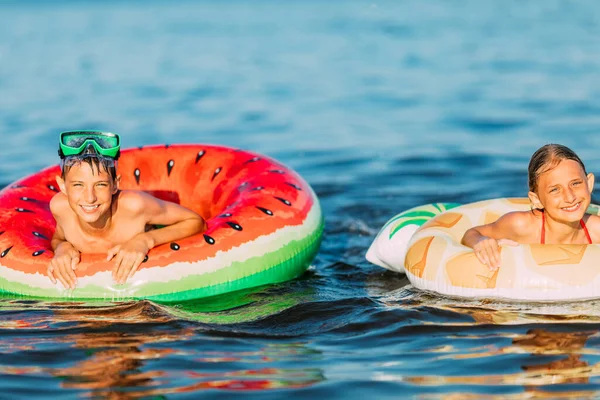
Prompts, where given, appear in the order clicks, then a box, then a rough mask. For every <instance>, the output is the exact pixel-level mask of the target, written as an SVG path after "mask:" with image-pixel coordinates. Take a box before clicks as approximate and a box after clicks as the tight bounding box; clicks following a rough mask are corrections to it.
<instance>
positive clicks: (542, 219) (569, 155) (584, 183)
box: [462, 144, 600, 270]
mask: <svg viewBox="0 0 600 400" xmlns="http://www.w3.org/2000/svg"><path fill="white" fill-rule="evenodd" d="M528 175H529V199H530V200H531V204H532V209H531V211H515V212H510V213H507V214H505V215H503V216H502V217H500V218H499V219H498V220H497V221H496V222H493V223H491V224H487V225H481V226H476V227H474V228H471V229H469V230H467V231H466V232H465V234H464V236H463V238H462V244H464V245H465V246H469V247H471V248H473V251H474V252H475V255H476V256H477V258H478V259H479V261H480V262H481V263H482V264H485V265H487V266H489V267H490V269H492V270H495V269H497V268H498V267H499V266H500V245H512V246H514V245H517V244H518V243H522V244H534V243H541V244H545V243H546V244H591V243H594V242H600V217H599V216H597V215H590V214H586V213H585V211H586V209H587V208H588V206H589V205H590V203H591V194H592V189H593V188H594V175H593V174H591V173H590V174H588V173H587V172H586V171H585V166H584V165H583V162H582V161H581V159H580V158H579V157H578V156H577V154H575V152H573V151H572V150H571V149H569V148H568V147H566V146H562V145H559V144H547V145H545V146H542V147H541V148H540V149H538V150H537V151H536V152H535V153H533V155H532V156H531V160H530V161H529V169H528Z"/></svg>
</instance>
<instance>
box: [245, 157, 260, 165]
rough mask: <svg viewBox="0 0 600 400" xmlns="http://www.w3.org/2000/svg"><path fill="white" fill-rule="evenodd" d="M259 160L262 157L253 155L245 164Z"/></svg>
mask: <svg viewBox="0 0 600 400" xmlns="http://www.w3.org/2000/svg"><path fill="white" fill-rule="evenodd" d="M259 160H260V157H252V158H251V159H249V160H247V161H246V162H244V164H249V163H253V162H257V161H259Z"/></svg>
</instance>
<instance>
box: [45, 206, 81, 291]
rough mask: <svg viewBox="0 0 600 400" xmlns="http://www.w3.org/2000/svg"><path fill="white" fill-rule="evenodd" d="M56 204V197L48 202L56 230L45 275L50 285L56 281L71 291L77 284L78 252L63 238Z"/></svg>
mask: <svg viewBox="0 0 600 400" xmlns="http://www.w3.org/2000/svg"><path fill="white" fill-rule="evenodd" d="M57 196H58V195H57ZM58 203H59V200H58V198H57V197H56V196H55V197H54V198H52V200H51V201H50V211H51V212H52V215H53V216H54V219H55V220H56V229H55V230H54V234H53V235H52V239H51V241H50V246H51V247H52V250H53V251H54V257H52V260H51V261H50V265H48V270H47V273H46V274H47V275H48V277H49V278H50V280H51V281H52V283H56V282H57V280H58V281H60V283H61V284H62V285H63V286H64V287H65V289H68V288H71V289H73V288H74V287H75V285H76V283H77V277H76V276H75V272H74V271H75V268H76V267H77V264H78V263H79V251H77V250H76V249H75V248H74V247H73V245H72V244H71V243H69V242H68V241H67V240H66V238H65V233H64V231H63V229H62V226H61V225H60V213H61V212H60V208H61V207H60V205H59V204H58Z"/></svg>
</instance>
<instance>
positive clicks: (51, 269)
mask: <svg viewBox="0 0 600 400" xmlns="http://www.w3.org/2000/svg"><path fill="white" fill-rule="evenodd" d="M46 274H47V275H48V278H50V280H51V281H52V283H53V284H56V278H55V277H54V267H53V266H52V264H50V265H49V266H48V271H47V272H46Z"/></svg>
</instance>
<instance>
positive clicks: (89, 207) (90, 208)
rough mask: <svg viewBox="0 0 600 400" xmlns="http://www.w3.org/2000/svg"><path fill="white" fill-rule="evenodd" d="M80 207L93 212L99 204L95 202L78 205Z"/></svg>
mask: <svg viewBox="0 0 600 400" xmlns="http://www.w3.org/2000/svg"><path fill="white" fill-rule="evenodd" d="M80 207H81V208H83V211H86V212H94V211H96V209H98V207H100V204H96V205H92V206H84V205H80Z"/></svg>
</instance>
